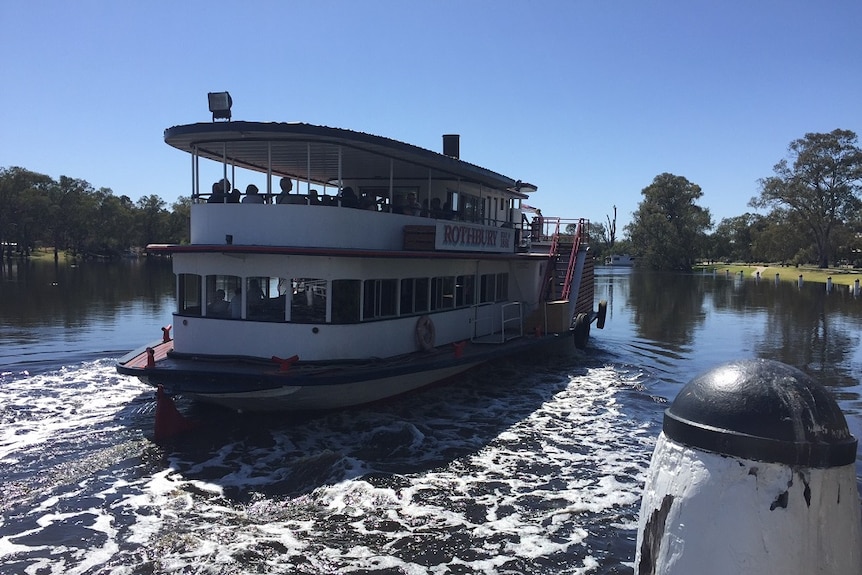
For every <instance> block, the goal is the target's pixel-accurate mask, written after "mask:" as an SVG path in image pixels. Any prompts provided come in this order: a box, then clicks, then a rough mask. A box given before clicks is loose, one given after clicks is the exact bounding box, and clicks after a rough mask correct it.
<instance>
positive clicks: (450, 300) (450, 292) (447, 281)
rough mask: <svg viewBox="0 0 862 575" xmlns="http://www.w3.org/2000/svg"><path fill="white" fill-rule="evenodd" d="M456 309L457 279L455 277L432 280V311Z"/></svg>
mask: <svg viewBox="0 0 862 575" xmlns="http://www.w3.org/2000/svg"><path fill="white" fill-rule="evenodd" d="M453 307H455V278H454V277H453V276H447V277H439V278H433V279H432V280H431V311H434V310H438V309H452V308H453Z"/></svg>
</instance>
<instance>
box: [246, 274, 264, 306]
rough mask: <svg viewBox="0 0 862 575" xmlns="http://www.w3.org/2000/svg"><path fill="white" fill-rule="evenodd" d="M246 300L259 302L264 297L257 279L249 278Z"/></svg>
mask: <svg viewBox="0 0 862 575" xmlns="http://www.w3.org/2000/svg"><path fill="white" fill-rule="evenodd" d="M247 297H248V302H249V303H252V302H259V301H260V300H262V299H264V298H265V297H266V296H265V295H263V290H262V289H260V282H258V281H257V280H250V281H249V282H248V296H247Z"/></svg>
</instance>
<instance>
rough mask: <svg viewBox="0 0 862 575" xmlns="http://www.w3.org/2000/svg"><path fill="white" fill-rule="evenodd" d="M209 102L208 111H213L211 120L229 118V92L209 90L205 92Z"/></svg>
mask: <svg viewBox="0 0 862 575" xmlns="http://www.w3.org/2000/svg"><path fill="white" fill-rule="evenodd" d="M207 97H208V98H209V102H210V112H212V113H213V122H215V121H216V118H224V119H225V120H230V107H231V106H232V105H233V100H231V97H230V94H229V93H227V92H210V93H208V94H207Z"/></svg>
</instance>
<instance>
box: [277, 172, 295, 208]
mask: <svg viewBox="0 0 862 575" xmlns="http://www.w3.org/2000/svg"><path fill="white" fill-rule="evenodd" d="M278 185H279V187H280V188H281V193H280V194H278V195H277V196H276V197H275V203H276V204H289V203H290V190H292V189H293V182H292V181H291V180H290V178H282V179H281V180H279V182H278Z"/></svg>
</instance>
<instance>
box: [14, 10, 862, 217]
mask: <svg viewBox="0 0 862 575" xmlns="http://www.w3.org/2000/svg"><path fill="white" fill-rule="evenodd" d="M0 22H2V23H3V34H2V35H0V59H2V60H0V61H2V66H0V73H2V78H3V87H2V89H0V167H9V166H21V167H24V168H27V169H30V170H33V171H36V172H40V173H44V174H47V175H49V176H51V177H53V178H55V179H57V178H59V177H60V176H61V175H65V176H70V177H75V178H82V179H85V180H87V181H89V182H90V183H91V184H93V186H95V187H96V188H100V187H108V188H111V189H112V190H113V191H114V193H115V194H116V195H128V196H129V197H131V198H132V199H133V200H137V199H139V198H140V197H142V196H145V195H149V194H158V195H159V196H161V197H162V198H163V199H165V200H166V201H167V202H168V203H171V202H173V201H175V200H176V198H177V197H178V196H180V195H186V196H187V195H189V193H190V188H191V184H190V160H189V159H188V157H187V156H186V155H185V154H183V153H181V152H178V151H176V150H173V148H170V147H168V146H167V145H166V144H164V141H163V139H162V136H163V131H164V129H165V128H167V127H170V126H173V125H177V124H186V123H193V122H199V121H209V120H210V119H211V117H210V114H209V112H208V110H207V102H206V93H207V92H209V91H222V90H228V91H230V93H231V95H232V97H233V101H234V106H233V115H234V119H238V120H251V121H304V122H310V123H315V124H323V125H328V126H336V127H340V128H348V129H353V130H359V131H364V132H371V133H374V134H378V135H382V136H387V137H391V138H395V139H397V140H402V141H406V142H409V143H411V144H415V145H418V146H422V147H425V148H430V149H434V150H441V149H442V138H441V136H442V134H446V133H458V134H460V135H461V157H462V159H464V160H467V161H470V162H472V163H475V164H478V165H481V166H483V167H486V168H489V169H492V170H494V171H497V172H500V173H502V174H505V175H507V176H510V177H512V178H515V179H521V180H524V181H528V182H531V183H534V184H536V185H538V187H539V191H538V192H537V193H536V194H534V196H533V198H532V200H531V201H530V204H531V205H535V206H537V207H541V208H542V211H543V212H544V213H545V215H546V216H550V215H556V216H562V217H585V218H589V219H591V220H593V221H599V222H605V218H606V216H607V215H610V214H612V213H613V206H614V205H616V206H617V209H618V226H619V228H620V229H621V228H622V226H623V225H624V224H625V223H627V222H629V221H630V219H631V214H632V212H634V211H635V210H636V209H637V206H638V203H639V202H640V201H641V199H642V196H641V190H642V189H643V188H644V187H646V186H648V185H649V184H650V183H651V182H652V180H653V178H654V177H655V176H656V175H658V174H660V173H663V172H671V173H673V174H676V175H679V176H684V177H686V178H688V179H689V180H690V181H692V182H694V183H696V184H698V185H700V186H701V187H702V188H703V192H704V195H703V197H702V198H701V200H700V202H699V203H700V205H701V206H703V207H707V208H709V209H710V211H711V212H712V215H713V220H714V223H718V221H720V220H721V219H722V218H726V217H732V216H737V215H740V214H742V213H744V212H746V211H753V210H752V208H749V207H748V205H747V204H748V201H749V199H750V198H751V197H752V196H754V195H756V194H757V193H758V184H757V180H758V179H759V178H763V177H766V176H769V175H771V174H772V167H773V165H774V164H775V163H776V162H778V161H779V160H781V159H782V158H785V157H786V155H787V146H788V144H789V143H790V142H791V141H792V140H794V139H796V138H801V137H803V136H804V135H805V134H806V133H808V132H828V131H832V130H834V129H836V128H842V129H849V130H853V131H854V132H857V133H860V131H862V73H860V72H862V35H860V32H862V28H860V25H862V2H859V1H858V0H842V1H837V0H836V1H828V2H815V1H810V2H798V1H796V0H787V1H773V0H763V1H754V2H752V1H737V0H729V1H722V2H707V1H698V0H687V1H666V2H661V1H647V0H638V1H602V2H599V1H590V2H587V1H580V0H570V1H555V0H546V1H513V0H460V1H454V0H439V1H434V2H431V1H408V0H402V1H388V0H387V1H384V0H368V1H354V0H315V1H314V2H311V1H307V2H287V1H278V2H276V1H255V0H248V1H244V2H236V3H228V2H219V1H217V0H210V1H207V2H200V1H186V0H183V1H173V0H172V1H161V0H152V1H149V2H125V1H108V0H104V1H98V2H97V1H88V0H80V1H75V2H67V1H40V0H25V1H22V0H2V2H0Z"/></svg>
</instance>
